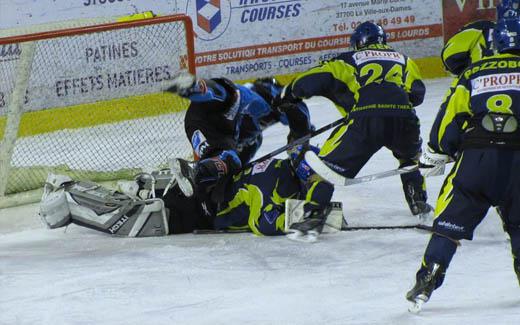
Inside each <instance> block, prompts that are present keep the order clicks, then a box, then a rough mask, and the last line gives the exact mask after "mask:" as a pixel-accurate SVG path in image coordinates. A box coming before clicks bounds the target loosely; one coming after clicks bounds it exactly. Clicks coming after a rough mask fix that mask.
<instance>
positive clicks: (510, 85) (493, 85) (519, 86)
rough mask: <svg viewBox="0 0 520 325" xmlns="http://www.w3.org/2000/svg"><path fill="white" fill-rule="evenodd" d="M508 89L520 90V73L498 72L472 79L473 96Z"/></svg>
mask: <svg viewBox="0 0 520 325" xmlns="http://www.w3.org/2000/svg"><path fill="white" fill-rule="evenodd" d="M507 90H516V91H520V73H498V74H491V75H486V76H481V77H477V78H475V79H473V80H471V96H476V95H479V94H483V93H489V92H501V91H507Z"/></svg>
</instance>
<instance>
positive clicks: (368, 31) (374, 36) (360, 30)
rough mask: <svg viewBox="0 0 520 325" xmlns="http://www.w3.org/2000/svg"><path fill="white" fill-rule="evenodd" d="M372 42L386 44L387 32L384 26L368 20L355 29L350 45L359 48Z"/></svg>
mask: <svg viewBox="0 0 520 325" xmlns="http://www.w3.org/2000/svg"><path fill="white" fill-rule="evenodd" d="M370 44H386V33H385V31H384V30H383V27H381V26H379V25H377V24H374V23H372V22H369V21H366V22H364V23H362V24H361V25H359V26H358V27H357V28H356V29H355V30H354V33H353V34H352V36H351V37H350V45H351V46H352V47H354V49H356V50H358V49H360V48H363V47H365V46H367V45H370Z"/></svg>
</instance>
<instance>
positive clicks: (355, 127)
mask: <svg viewBox="0 0 520 325" xmlns="http://www.w3.org/2000/svg"><path fill="white" fill-rule="evenodd" d="M372 124H374V123H373V120H372V119H371V118H359V119H351V120H350V121H349V122H348V123H347V124H346V125H343V126H340V127H338V128H336V129H335V130H334V132H333V133H332V134H331V135H330V136H329V138H328V140H327V141H326V142H325V144H324V145H323V147H322V148H321V150H320V153H319V155H320V157H321V158H322V159H323V161H324V162H325V163H326V164H327V165H329V166H330V167H331V168H332V169H334V170H335V171H337V172H339V173H340V174H342V175H343V176H346V177H349V178H352V177H355V176H356V175H357V173H358V172H359V171H360V170H361V168H362V167H363V166H364V165H365V164H366V162H367V161H368V160H369V159H370V157H372V155H373V154H374V153H375V152H376V151H377V150H379V149H380V148H381V145H379V144H378V143H377V141H374V139H377V131H374V130H373V129H374V128H373V125H372ZM333 192H334V186H333V185H332V184H330V183H328V182H326V181H324V180H323V179H321V178H320V177H319V176H318V175H313V176H311V177H310V179H309V183H308V184H307V191H306V196H305V201H306V203H305V206H304V218H303V220H302V221H301V222H296V223H293V224H292V225H291V227H290V229H289V232H290V233H289V235H288V237H289V238H290V239H295V240H299V239H300V238H301V237H305V236H308V235H309V236H310V238H309V239H310V240H315V239H316V238H317V236H318V235H319V234H320V233H321V231H322V230H323V226H324V224H325V221H326V218H327V215H328V214H329V213H330V211H331V205H330V202H331V199H332V194H333Z"/></svg>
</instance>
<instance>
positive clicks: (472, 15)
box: [443, 0, 501, 40]
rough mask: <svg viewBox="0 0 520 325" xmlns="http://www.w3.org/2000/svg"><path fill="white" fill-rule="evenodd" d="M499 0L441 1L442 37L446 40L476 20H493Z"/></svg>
mask: <svg viewBox="0 0 520 325" xmlns="http://www.w3.org/2000/svg"><path fill="white" fill-rule="evenodd" d="M500 1H501V0H443V12H444V37H445V40H448V39H449V38H450V37H452V36H453V34H455V33H456V32H457V31H458V30H459V29H460V28H461V27H463V26H464V25H466V24H467V23H470V22H473V21H476V20H482V19H485V20H495V19H496V4H498V3H499V2H500Z"/></svg>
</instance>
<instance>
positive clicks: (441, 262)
mask: <svg viewBox="0 0 520 325" xmlns="http://www.w3.org/2000/svg"><path fill="white" fill-rule="evenodd" d="M466 156H468V157H466ZM481 168H482V166H479V160H478V156H476V155H472V154H467V155H466V154H464V155H463V156H461V158H459V160H458V161H457V162H456V164H455V165H454V166H453V169H452V170H451V172H450V173H449V175H448V176H447V178H446V180H445V182H444V185H443V187H442V189H441V193H440V195H439V198H438V201H437V205H436V208H435V215H436V217H435V219H434V223H433V232H434V234H433V235H432V237H431V239H430V241H429V243H428V246H427V248H426V251H425V253H424V257H423V260H422V263H421V267H420V269H419V271H418V272H417V274H416V283H415V285H414V287H413V288H412V289H411V290H410V291H409V292H408V293H407V295H406V298H407V299H408V300H410V301H412V302H415V303H419V302H420V303H424V302H426V301H428V300H429V298H430V296H431V294H432V292H433V290H435V289H437V288H438V287H439V286H441V284H442V283H443V281H444V276H445V272H446V270H447V269H448V267H449V265H450V262H451V260H452V258H453V255H454V254H455V252H456V249H457V243H458V241H459V240H461V239H468V240H471V239H472V238H473V232H474V230H475V228H476V227H477V226H478V224H479V223H480V222H481V221H482V219H483V218H484V217H485V215H486V213H487V211H488V209H489V207H490V203H489V202H487V201H483V200H482V197H485V196H483V195H482V193H486V192H487V191H493V190H494V189H493V188H490V186H489V185H490V184H489V182H488V181H489V179H482V178H478V177H474V175H475V173H478V172H479V170H481Z"/></svg>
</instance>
